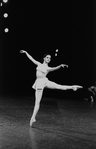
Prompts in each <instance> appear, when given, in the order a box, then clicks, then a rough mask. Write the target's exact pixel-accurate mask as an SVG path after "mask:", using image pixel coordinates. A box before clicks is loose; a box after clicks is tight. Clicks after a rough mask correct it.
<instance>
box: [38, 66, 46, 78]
mask: <svg viewBox="0 0 96 149" xmlns="http://www.w3.org/2000/svg"><path fill="white" fill-rule="evenodd" d="M36 70H37V71H36V77H37V78H44V77H46V75H47V74H48V66H47V65H45V64H39V65H38V66H37V68H36Z"/></svg>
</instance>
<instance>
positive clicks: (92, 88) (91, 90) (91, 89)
mask: <svg viewBox="0 0 96 149" xmlns="http://www.w3.org/2000/svg"><path fill="white" fill-rule="evenodd" d="M88 90H89V91H90V92H92V93H93V94H94V95H95V92H94V86H91V87H89V88H88Z"/></svg>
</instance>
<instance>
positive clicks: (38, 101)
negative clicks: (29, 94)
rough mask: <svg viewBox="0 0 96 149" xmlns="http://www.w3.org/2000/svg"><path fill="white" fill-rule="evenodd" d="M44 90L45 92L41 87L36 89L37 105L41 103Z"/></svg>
mask: <svg viewBox="0 0 96 149" xmlns="http://www.w3.org/2000/svg"><path fill="white" fill-rule="evenodd" d="M42 92H43V90H42V89H41V88H40V89H39V88H38V89H37V90H36V100H35V104H36V105H39V104H40V101H41V98H42Z"/></svg>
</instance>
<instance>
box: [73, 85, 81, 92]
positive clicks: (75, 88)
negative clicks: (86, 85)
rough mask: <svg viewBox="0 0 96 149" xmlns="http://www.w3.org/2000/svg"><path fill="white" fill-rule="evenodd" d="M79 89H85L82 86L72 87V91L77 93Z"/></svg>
mask: <svg viewBox="0 0 96 149" xmlns="http://www.w3.org/2000/svg"><path fill="white" fill-rule="evenodd" d="M79 88H83V87H82V86H80V85H73V87H72V89H73V90H74V91H76V90H77V89H79Z"/></svg>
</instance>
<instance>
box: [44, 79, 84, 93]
mask: <svg viewBox="0 0 96 149" xmlns="http://www.w3.org/2000/svg"><path fill="white" fill-rule="evenodd" d="M47 87H48V88H50V89H60V90H68V89H73V90H74V91H76V90H77V89H79V88H83V87H82V86H79V85H60V84H57V83H55V82H52V81H48V84H47Z"/></svg>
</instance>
